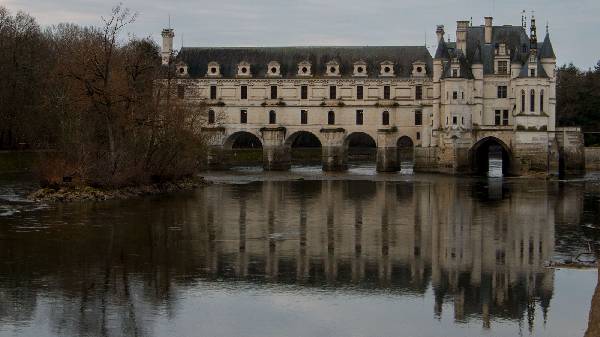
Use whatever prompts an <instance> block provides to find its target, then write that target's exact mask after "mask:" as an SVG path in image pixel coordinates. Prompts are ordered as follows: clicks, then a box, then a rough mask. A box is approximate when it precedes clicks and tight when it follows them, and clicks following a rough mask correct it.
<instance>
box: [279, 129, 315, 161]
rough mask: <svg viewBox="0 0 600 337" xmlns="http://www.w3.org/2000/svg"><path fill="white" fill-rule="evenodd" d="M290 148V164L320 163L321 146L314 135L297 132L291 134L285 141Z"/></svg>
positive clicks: (307, 132)
mask: <svg viewBox="0 0 600 337" xmlns="http://www.w3.org/2000/svg"><path fill="white" fill-rule="evenodd" d="M285 145H286V146H287V147H289V148H290V153H291V159H292V164H294V165H300V164H319V163H321V155H322V144H321V141H320V140H319V138H318V137H317V136H315V134H314V133H312V132H309V131H298V132H294V133H293V134H291V135H290V136H289V137H288V138H287V140H286V141H285Z"/></svg>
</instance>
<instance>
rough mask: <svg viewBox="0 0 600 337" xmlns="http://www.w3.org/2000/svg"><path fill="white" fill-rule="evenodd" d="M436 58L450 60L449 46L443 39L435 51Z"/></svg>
mask: <svg viewBox="0 0 600 337" xmlns="http://www.w3.org/2000/svg"><path fill="white" fill-rule="evenodd" d="M435 58H436V59H449V58H450V54H449V53H448V46H447V45H446V41H444V38H443V37H442V39H440V42H438V47H437V50H436V51H435Z"/></svg>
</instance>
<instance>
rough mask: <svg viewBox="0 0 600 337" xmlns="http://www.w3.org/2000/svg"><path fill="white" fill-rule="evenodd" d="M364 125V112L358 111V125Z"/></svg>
mask: <svg viewBox="0 0 600 337" xmlns="http://www.w3.org/2000/svg"><path fill="white" fill-rule="evenodd" d="M362 124H363V111H362V110H356V125H362Z"/></svg>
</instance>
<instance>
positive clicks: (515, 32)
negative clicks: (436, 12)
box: [467, 26, 529, 74]
mask: <svg viewBox="0 0 600 337" xmlns="http://www.w3.org/2000/svg"><path fill="white" fill-rule="evenodd" d="M500 43H504V44H506V48H507V49H508V50H510V51H511V52H512V53H513V54H514V53H515V51H518V54H517V55H515V56H513V57H519V60H516V61H519V62H520V63H521V64H522V63H523V62H525V60H526V59H527V58H526V57H523V54H525V56H526V55H527V54H528V53H529V37H528V36H527V33H526V32H525V29H524V28H523V27H521V26H494V27H493V28H492V43H489V44H487V43H485V30H484V27H483V26H479V27H469V29H468V31H467V59H468V60H469V63H473V56H474V54H475V51H476V50H477V47H479V50H480V53H481V55H480V56H481V61H482V63H483V73H484V74H493V73H494V55H495V53H496V52H495V50H496V45H498V44H500ZM524 51H525V53H523V52H524ZM513 61H515V60H513Z"/></svg>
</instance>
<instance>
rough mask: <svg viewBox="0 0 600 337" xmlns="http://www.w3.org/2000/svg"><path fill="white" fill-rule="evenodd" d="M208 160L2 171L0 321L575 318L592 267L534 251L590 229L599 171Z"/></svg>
mask: <svg viewBox="0 0 600 337" xmlns="http://www.w3.org/2000/svg"><path fill="white" fill-rule="evenodd" d="M207 178H208V179H210V180H212V181H214V182H215V184H214V185H212V186H208V187H205V188H200V189H198V190H197V191H195V192H189V193H179V194H174V195H165V196H155V197H148V198H142V199H135V200H128V201H108V202H101V203H74V204H68V205H47V206H45V207H43V208H40V206H43V205H29V204H26V203H25V202H24V201H23V200H22V199H20V197H19V195H22V193H23V191H24V190H26V188H24V187H23V185H22V183H21V182H18V183H9V182H6V181H4V185H3V189H2V191H3V192H2V195H10V196H11V197H10V198H16V199H17V200H16V201H15V200H13V201H10V200H7V199H6V198H4V199H3V200H0V204H1V205H3V206H4V207H5V208H7V209H11V208H19V207H20V209H21V211H20V212H14V213H10V214H9V213H2V214H0V336H82V335H86V336H87V335H89V336H121V335H140V336H215V337H219V336H252V337H253V336H290V337H292V336H397V335H402V336H479V335H485V336H525V335H526V336H583V335H584V333H585V331H586V329H587V325H588V316H589V313H590V303H591V299H592V295H593V294H594V287H595V286H596V284H597V276H598V272H597V270H594V269H591V270H572V269H554V268H547V267H546V265H547V264H548V263H549V262H550V261H568V260H572V259H574V258H575V257H576V256H577V255H578V254H579V253H581V252H586V251H588V249H589V247H591V248H592V249H595V248H596V247H597V234H596V233H597V231H598V229H597V228H600V220H598V219H600V217H599V216H598V215H599V210H598V203H599V202H600V181H598V180H595V179H580V180H576V181H568V182H564V181H563V182H560V181H549V182H547V181H544V180H529V179H506V178H505V179H504V180H502V179H475V178H473V179H471V178H456V177H449V176H442V175H423V174H416V175H402V174H381V175H379V174H376V173H375V167H374V166H360V165H359V166H353V167H351V168H350V170H349V172H348V173H327V174H324V173H323V172H321V171H320V169H319V167H318V166H314V167H302V166H294V167H293V168H292V170H291V171H290V172H285V173H283V172H273V173H264V172H262V171H261V170H260V169H257V168H251V167H247V168H240V169H238V170H236V171H230V172H224V173H219V172H213V173H210V174H207ZM10 198H9V199H10ZM597 296H600V294H598V295H597ZM599 300H600V297H599ZM598 309H600V308H598Z"/></svg>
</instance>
